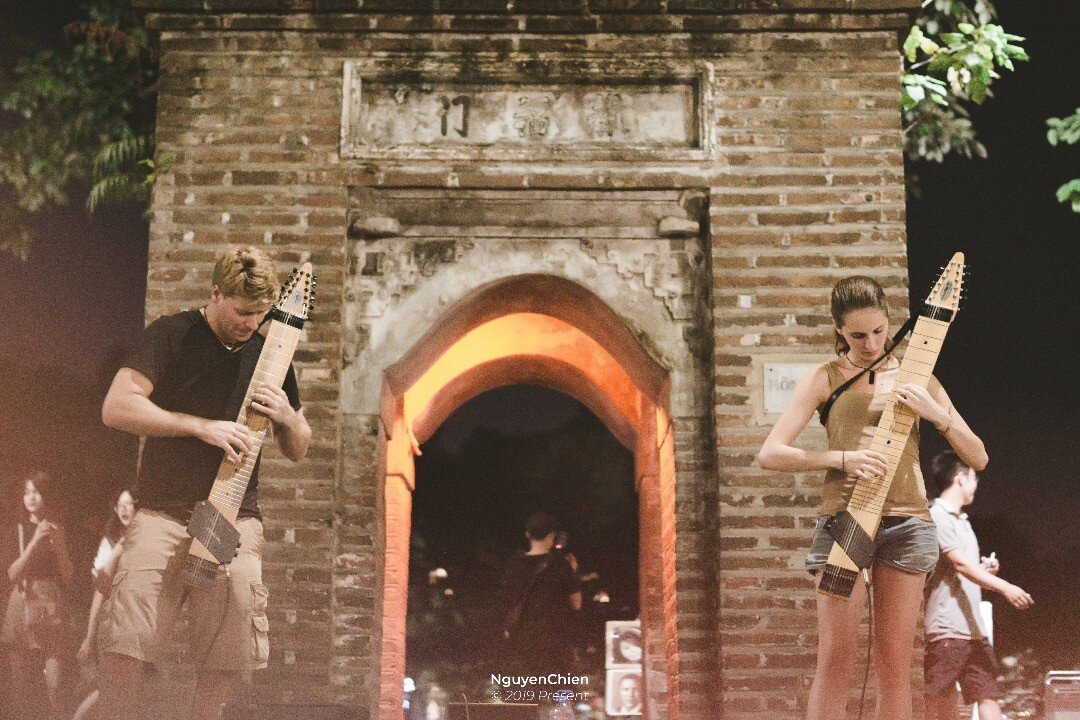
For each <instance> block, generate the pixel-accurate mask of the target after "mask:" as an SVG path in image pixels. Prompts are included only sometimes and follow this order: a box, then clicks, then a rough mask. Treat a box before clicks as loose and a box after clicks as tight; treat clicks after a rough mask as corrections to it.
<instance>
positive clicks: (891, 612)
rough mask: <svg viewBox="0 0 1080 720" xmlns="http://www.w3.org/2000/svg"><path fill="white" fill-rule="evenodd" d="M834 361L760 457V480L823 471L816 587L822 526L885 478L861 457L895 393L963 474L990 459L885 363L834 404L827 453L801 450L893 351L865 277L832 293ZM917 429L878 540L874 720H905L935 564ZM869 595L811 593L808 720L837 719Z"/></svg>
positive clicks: (940, 399) (937, 404)
mask: <svg viewBox="0 0 1080 720" xmlns="http://www.w3.org/2000/svg"><path fill="white" fill-rule="evenodd" d="M831 311H832V317H833V322H834V323H835V325H836V354H837V357H836V359H834V360H831V361H829V362H825V363H822V364H821V365H820V366H818V367H817V368H816V369H814V370H813V371H812V372H810V373H808V374H807V375H806V377H804V378H803V379H802V380H801V381H800V382H799V384H798V385H797V386H796V388H795V391H794V393H793V394H792V398H791V401H790V402H789V404H788V406H787V407H786V408H785V409H784V412H783V413H782V414H781V415H780V418H779V419H778V420H777V421H776V425H775V426H774V427H773V429H772V431H771V432H770V433H769V436H768V437H767V438H766V439H765V443H764V444H763V445H762V447H761V451H760V453H759V454H758V463H759V464H760V466H761V467H762V468H763V469H765V470H776V471H781V472H807V471H812V470H824V471H825V479H824V484H823V486H822V490H821V496H822V502H821V506H820V508H819V510H818V516H819V520H818V522H817V524H816V525H815V528H814V535H813V541H812V543H811V548H810V552H809V554H808V555H807V557H806V569H807V570H808V571H809V572H810V573H811V574H812V575H814V576H815V577H816V576H817V574H818V573H819V572H820V571H821V569H822V568H823V567H824V566H825V564H826V560H827V558H828V555H829V551H830V549H831V548H832V544H833V540H832V537H831V536H829V534H828V533H827V532H826V531H825V529H824V527H823V526H824V521H825V518H827V517H828V516H830V515H832V514H833V513H835V512H837V511H839V510H841V509H843V508H845V507H846V506H847V503H848V500H849V498H850V497H851V494H852V491H853V490H854V487H855V483H856V482H857V481H858V480H871V479H874V478H879V477H882V476H883V475H884V474H885V472H886V470H887V469H888V468H887V465H886V458H885V456H884V455H882V454H881V453H879V452H877V451H875V450H871V449H869V448H868V443H869V440H870V439H871V438H872V437H873V432H874V428H875V426H876V425H877V423H878V420H879V419H880V417H881V413H882V411H883V410H884V408H885V405H886V401H887V399H888V397H889V394H890V392H891V391H893V390H894V389H895V391H896V397H897V399H898V400H899V402H901V403H902V404H904V405H906V406H907V407H909V408H910V409H911V410H912V411H914V412H915V414H916V415H918V416H919V418H921V419H923V420H926V421H929V422H931V423H933V424H934V425H935V426H936V427H937V429H938V431H939V432H941V433H942V434H943V435H944V436H945V438H946V439H947V440H948V441H949V444H951V445H952V447H953V449H954V450H955V451H956V453H957V454H958V455H959V456H960V457H961V458H962V459H963V460H964V461H965V462H966V463H967V464H969V465H970V466H972V467H974V468H976V469H982V468H983V467H985V466H986V462H987V457H986V450H985V449H984V448H983V443H982V441H981V440H980V439H979V438H978V436H976V435H975V433H974V432H972V431H971V428H969V427H968V425H967V423H966V422H964V419H963V418H962V417H961V416H960V414H959V413H958V412H957V411H956V409H955V408H954V407H953V405H952V403H951V402H950V401H949V396H948V395H947V394H946V392H945V390H944V388H942V387H941V384H940V383H939V382H938V381H937V379H936V378H933V377H931V378H930V382H929V385H928V387H926V388H923V387H921V386H918V385H911V384H900V385H898V386H896V387H895V388H894V385H895V384H896V382H895V381H896V376H897V371H898V370H899V368H900V363H899V362H898V361H897V360H896V358H894V357H892V356H890V357H888V358H887V359H885V360H884V361H882V362H881V363H879V364H878V365H877V369H876V370H875V371H872V372H869V373H867V374H865V375H863V377H861V378H860V379H859V380H858V381H857V382H856V383H855V384H854V385H852V386H851V387H850V388H849V389H848V391H847V392H844V393H842V394H841V395H840V396H839V397H838V398H837V399H836V401H835V402H834V404H833V406H832V408H831V410H830V412H829V413H828V419H827V421H826V423H825V430H826V434H827V435H828V439H829V449H828V450H825V451H814V450H805V449H802V448H797V447H795V446H794V445H793V443H794V442H795V438H796V437H798V435H799V433H801V432H802V430H803V428H805V427H806V425H807V424H808V423H809V422H810V419H811V418H812V417H813V415H814V412H815V411H816V410H819V409H820V408H821V406H822V405H823V404H824V403H825V402H826V400H827V399H828V397H829V395H830V394H831V393H832V392H833V391H834V390H835V389H836V388H837V387H838V386H840V385H841V384H843V383H844V382H845V381H847V380H848V379H849V378H852V377H854V376H855V375H857V374H858V373H860V372H862V369H863V368H866V367H869V366H870V365H871V363H873V362H874V361H875V360H877V359H878V358H879V357H880V356H881V355H882V353H884V352H886V351H887V350H891V347H889V341H888V338H889V308H888V304H887V303H886V301H885V292H884V291H883V290H882V289H881V286H880V285H878V283H877V282H876V281H874V280H873V279H871V278H868V277H861V276H856V277H849V278H846V279H844V280H841V281H840V282H838V283H837V284H836V285H835V286H834V287H833V291H832V300H831ZM918 441H919V423H918V422H916V423H915V424H914V425H913V426H912V430H911V440H910V441H909V442H908V443H907V444H906V446H905V449H904V453H903V455H901V457H900V459H899V460H898V461H897V467H896V471H895V474H894V476H893V480H892V485H891V486H890V488H889V492H888V496H887V498H886V500H885V505H884V508H883V510H882V522H881V527H880V529H879V530H878V534H877V537H876V546H875V552H874V561H873V564H872V566H871V572H872V576H871V585H872V592H873V599H874V608H875V612H874V627H873V628H872V632H873V635H874V637H873V642H874V659H873V665H874V669H875V672H876V674H877V680H878V683H877V687H878V696H877V710H876V713H875V718H876V720H910V718H911V660H912V651H913V647H914V638H915V628H916V624H917V622H918V617H919V609H920V607H921V605H922V599H923V583H924V581H925V578H926V573H927V572H929V571H930V570H932V569H933V567H934V565H935V564H936V562H937V555H938V544H937V534H936V532H935V529H934V524H933V522H932V521H931V519H930V513H929V511H928V510H927V501H926V490H925V487H924V484H923V479H922V474H921V472H920V470H919V462H918V459H919V442H918ZM866 592H867V590H866V585H865V584H864V582H863V581H862V580H861V579H860V580H857V581H856V583H855V588H854V591H853V592H852V594H851V597H850V598H844V597H837V596H834V595H829V594H826V593H818V594H817V619H818V620H817V625H818V655H817V668H816V670H815V672H814V682H813V684H812V685H811V687H810V697H809V700H808V703H807V713H806V716H807V719H808V720H838V718H843V717H844V716H845V706H846V704H847V698H848V692H849V690H850V689H851V681H852V675H853V671H854V667H855V649H856V641H857V638H858V630H859V623H860V621H861V619H862V613H863V607H864V606H865V605H866Z"/></svg>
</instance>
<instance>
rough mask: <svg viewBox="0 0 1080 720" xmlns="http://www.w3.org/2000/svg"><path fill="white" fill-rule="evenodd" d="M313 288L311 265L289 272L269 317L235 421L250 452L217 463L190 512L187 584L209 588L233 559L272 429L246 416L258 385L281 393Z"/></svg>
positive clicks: (254, 415) (259, 415)
mask: <svg viewBox="0 0 1080 720" xmlns="http://www.w3.org/2000/svg"><path fill="white" fill-rule="evenodd" d="M315 284H316V283H315V276H314V275H313V274H312V270H311V263H305V264H304V266H303V267H302V268H300V270H299V271H297V270H293V272H292V277H291V278H290V279H289V281H288V282H287V283H285V285H283V286H282V288H281V294H280V295H279V296H278V301H277V304H276V305H274V307H273V308H272V309H271V310H270V313H269V314H268V315H267V317H268V318H269V320H270V327H269V329H268V331H267V333H266V342H265V343H264V344H263V347H262V352H261V353H260V354H259V360H258V362H257V363H256V364H255V370H254V372H253V373H252V376H251V382H250V383H248V387H247V392H246V393H245V395H244V401H243V403H242V404H241V406H240V414H239V416H238V417H237V418H236V422H238V423H240V424H241V425H247V427H248V428H249V429H250V430H251V436H252V439H253V440H254V447H253V449H252V451H251V452H249V453H246V454H244V455H243V456H241V458H240V462H239V464H236V463H233V462H232V461H231V460H229V459H228V458H225V459H224V460H222V461H221V466H220V467H219V468H218V473H217V477H216V478H215V479H214V486H213V487H212V488H211V489H210V497H209V498H208V499H206V500H202V501H200V502H198V503H196V504H195V507H194V509H193V510H192V512H191V519H190V520H189V521H188V527H187V530H188V534H189V535H191V537H192V541H191V550H190V551H189V554H188V556H187V558H186V559H185V561H184V568H183V570H182V571H181V574H182V575H183V577H184V579H186V580H187V581H188V582H191V583H193V584H196V585H206V584H208V583H210V582H211V581H213V579H214V576H215V575H216V574H217V570H218V567H219V566H221V565H227V564H229V563H230V562H232V560H233V558H234V557H236V552H237V550H238V549H239V547H240V533H239V532H238V531H237V529H236V527H235V525H234V523H235V522H236V516H237V513H238V512H239V511H240V503H241V502H243V499H244V492H245V491H246V490H247V486H248V481H249V480H250V479H251V473H252V472H253V471H254V469H255V463H256V462H258V459H259V452H260V451H261V449H262V444H263V440H265V439H266V435H267V431H268V430H269V427H270V418H268V417H267V416H266V415H263V414H262V413H260V412H257V411H254V412H250V413H249V412H248V406H249V405H250V404H251V396H252V394H253V393H254V392H255V388H256V387H257V386H258V385H260V384H261V385H273V386H274V387H278V388H280V387H281V386H282V384H283V383H284V382H285V374H286V373H287V372H288V370H289V365H290V364H291V363H292V357H293V353H295V352H296V345H297V343H298V342H299V341H300V332H301V330H302V329H303V327H304V322H305V321H306V320H307V318H308V316H309V314H310V312H311V309H312V307H313V306H314V303H315Z"/></svg>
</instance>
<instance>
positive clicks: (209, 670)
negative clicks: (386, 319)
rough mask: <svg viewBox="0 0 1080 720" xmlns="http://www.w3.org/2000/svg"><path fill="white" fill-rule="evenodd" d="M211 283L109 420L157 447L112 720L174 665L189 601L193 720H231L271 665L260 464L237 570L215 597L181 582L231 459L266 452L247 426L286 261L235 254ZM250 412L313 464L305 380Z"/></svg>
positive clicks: (263, 396)
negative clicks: (195, 513)
mask: <svg viewBox="0 0 1080 720" xmlns="http://www.w3.org/2000/svg"><path fill="white" fill-rule="evenodd" d="M212 283H213V287H212V289H211V291H210V299H209V303H208V304H207V305H206V306H205V307H203V308H200V309H197V310H186V311H184V312H180V313H177V314H175V315H169V316H167V317H163V318H160V319H158V320H156V321H154V322H153V323H151V324H150V325H149V326H148V327H147V328H146V331H145V332H144V334H143V337H142V340H141V341H140V342H139V344H138V346H137V347H136V348H135V350H134V351H133V352H132V353H131V355H130V356H128V358H127V360H126V361H125V366H124V367H122V368H121V369H120V371H119V372H117V374H116V377H115V378H114V379H113V382H112V386H111V387H110V388H109V392H108V395H107V396H106V397H105V404H104V406H103V408H102V419H103V420H104V422H105V424H106V425H108V426H110V427H114V428H117V429H120V430H125V431H127V432H130V433H132V434H135V435H142V436H146V438H147V439H146V445H145V447H144V450H143V456H142V464H141V468H140V475H139V479H138V483H137V484H136V488H135V499H136V502H137V503H138V506H139V510H138V512H137V513H136V515H135V517H134V518H133V519H132V521H131V524H130V525H129V527H128V530H127V534H126V536H125V540H124V552H123V554H122V555H121V557H120V562H119V566H118V568H117V570H116V575H115V577H114V579H113V587H112V592H111V594H110V598H109V614H108V618H107V620H106V622H105V623H103V625H102V628H101V652H102V654H103V655H104V658H105V660H104V667H103V672H102V675H101V700H102V702H101V704H102V717H106V718H109V720H135V718H137V717H138V715H139V704H140V699H141V698H140V695H141V690H142V687H143V685H144V682H145V679H146V675H147V671H148V664H149V663H152V662H155V661H160V660H162V659H163V656H164V651H165V650H166V646H167V645H168V643H169V641H170V631H171V630H172V627H173V625H174V624H175V622H176V620H177V618H178V616H179V613H180V608H181V606H182V605H183V604H184V602H185V601H186V602H187V605H188V608H189V613H190V623H189V632H190V638H189V640H190V642H191V647H192V657H193V658H194V660H195V662H196V664H197V666H198V678H197V682H196V687H195V696H194V699H193V706H192V710H191V717H192V718H195V720H211V719H213V718H220V717H221V708H222V706H223V705H224V703H225V701H226V700H228V698H229V696H230V694H231V693H232V691H233V690H234V688H235V686H236V684H237V681H238V680H239V679H240V677H241V676H243V675H245V674H247V673H250V671H252V670H255V669H258V668H261V667H265V666H266V660H267V656H268V653H269V644H268V642H267V631H268V624H267V620H266V598H267V592H266V587H265V586H264V585H263V584H262V549H263V545H264V543H265V540H264V538H263V528H262V516H261V514H260V512H259V506H258V498H257V491H258V470H259V466H258V462H256V464H255V467H254V469H253V471H252V475H251V480H250V482H249V484H248V487H247V492H246V493H245V495H244V499H243V502H242V503H241V506H240V510H239V513H238V517H237V522H236V527H237V530H239V532H240V551H239V554H238V555H237V556H236V559H235V560H233V561H232V563H230V564H229V565H228V567H227V569H226V570H225V571H224V572H219V573H218V575H217V577H216V578H215V579H214V581H213V583H211V584H210V585H208V586H206V587H197V586H189V585H188V584H187V583H185V582H184V581H183V580H182V579H181V578H180V569H181V568H182V566H183V564H184V559H185V557H186V555H187V553H188V547H189V545H190V538H189V536H188V534H187V530H186V525H187V521H188V516H189V515H190V513H191V509H192V506H193V505H194V504H195V503H196V502H198V501H200V500H205V499H206V498H207V496H208V495H209V493H210V488H211V487H212V486H213V482H214V478H215V476H216V474H217V470H218V466H219V465H220V464H221V461H222V452H223V451H224V455H225V457H226V458H228V459H229V460H231V461H232V462H234V463H239V462H240V459H241V457H242V456H243V455H244V453H247V452H250V451H251V450H252V449H253V447H254V445H253V440H252V437H251V434H250V431H249V430H248V428H247V426H245V425H242V424H239V423H237V422H235V419H236V417H237V414H238V413H239V411H240V405H241V404H242V402H243V398H244V394H245V392H246V390H247V387H248V384H249V383H250V382H251V375H252V372H253V370H254V367H255V362H254V361H255V360H256V359H257V358H258V356H259V354H260V352H261V350H262V345H263V337H262V336H261V335H259V334H258V333H256V329H257V328H258V327H259V325H260V324H261V323H262V321H263V318H264V316H265V315H266V313H267V311H269V310H270V308H271V307H272V305H273V302H274V300H275V298H276V297H277V293H278V286H279V283H278V278H277V273H276V271H275V269H274V265H273V262H272V261H271V260H270V258H269V257H268V256H267V255H266V254H265V253H263V252H262V251H261V250H259V249H258V248H254V247H241V248H237V249H234V250H230V251H228V252H226V253H225V254H224V255H222V256H221V258H220V259H219V260H218V262H217V264H216V265H215V267H214V272H213V280H212ZM245 375H246V376H245ZM250 407H251V409H252V410H255V411H257V412H260V413H263V414H264V415H266V416H268V417H269V418H270V420H271V422H272V423H273V428H274V434H275V436H276V437H277V440H278V444H279V446H280V447H281V450H282V452H283V453H284V455H285V456H286V457H287V458H289V459H290V460H292V461H294V462H297V461H299V460H302V459H303V458H304V456H305V455H306V454H307V450H308V444H309V443H310V441H311V428H310V427H309V426H308V423H307V420H306V419H305V418H304V413H303V410H301V409H300V399H299V395H298V393H297V386H296V375H295V373H294V371H293V369H292V367H290V368H289V370H288V374H287V375H286V377H285V382H284V385H283V388H281V389H279V388H276V387H272V386H267V385H263V386H260V387H258V388H257V389H256V390H255V392H254V394H253V397H252V402H251V405H250Z"/></svg>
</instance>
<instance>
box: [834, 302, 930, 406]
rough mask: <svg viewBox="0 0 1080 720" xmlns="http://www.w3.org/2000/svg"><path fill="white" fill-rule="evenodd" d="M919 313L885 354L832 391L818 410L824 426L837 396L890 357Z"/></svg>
mask: <svg viewBox="0 0 1080 720" xmlns="http://www.w3.org/2000/svg"><path fill="white" fill-rule="evenodd" d="M919 315H920V313H912V314H911V317H909V318H908V319H907V322H905V323H904V324H903V325H901V326H900V329H899V330H897V331H896V334H895V335H893V338H892V345H891V346H890V347H889V348H888V350H887V351H886V352H885V354H884V355H882V356H881V357H879V358H878V359H877V360H875V361H874V362H872V363H870V364H869V365H867V366H866V367H865V368H863V369H862V372H860V373H859V374H858V375H856V376H855V377H853V378H851V379H850V380H848V381H846V382H845V383H843V384H842V385H840V386H839V387H838V388H836V389H835V390H833V391H832V395H830V396H829V399H828V400H826V401H825V404H824V405H822V406H821V410H820V411H818V417H820V418H821V424H822V426H824V425H825V423H826V422H828V420H829V410H831V409H832V406H833V403H834V402H836V398H838V397H840V396H841V395H842V394H843V393H844V391H845V390H847V389H848V388H849V387H851V386H852V385H854V384H855V382H856V381H857V380H858V379H859V378H861V377H862V376H863V375H865V374H866V373H868V372H870V371H871V370H873V369H874V368H876V367H877V365H878V363H880V362H881V361H882V360H884V359H885V358H887V357H889V355H890V354H891V353H892V351H893V350H894V349H895V348H896V346H897V345H899V344H900V341H901V340H903V339H904V338H905V337H907V334H908V333H909V332H911V330H912V328H914V327H915V323H916V322H917V321H918V320H919Z"/></svg>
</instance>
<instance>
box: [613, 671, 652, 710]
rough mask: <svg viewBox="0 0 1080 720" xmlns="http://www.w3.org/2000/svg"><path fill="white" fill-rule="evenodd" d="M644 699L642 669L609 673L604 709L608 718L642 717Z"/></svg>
mask: <svg viewBox="0 0 1080 720" xmlns="http://www.w3.org/2000/svg"><path fill="white" fill-rule="evenodd" d="M644 697H645V693H644V689H643V688H642V684H641V670H640V668H635V669H633V670H621V669H620V670H608V671H607V693H606V697H605V698H604V699H605V703H604V709H605V711H606V712H607V714H608V717H625V716H631V715H639V716H640V715H641V714H642V713H641V707H642V699H643V698H644Z"/></svg>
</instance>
